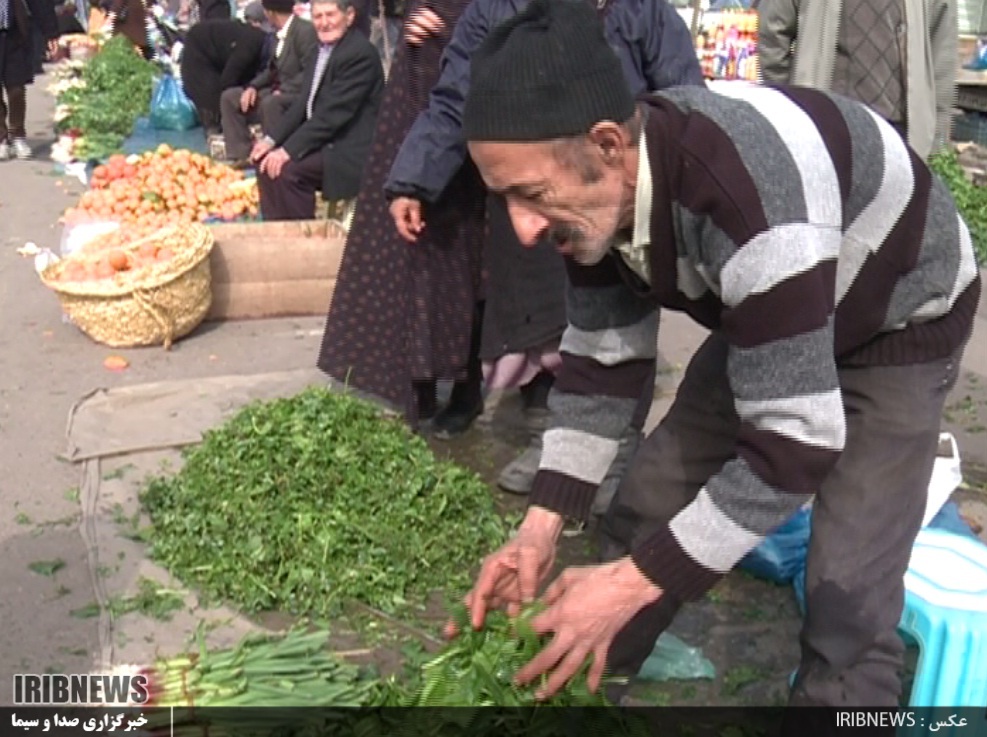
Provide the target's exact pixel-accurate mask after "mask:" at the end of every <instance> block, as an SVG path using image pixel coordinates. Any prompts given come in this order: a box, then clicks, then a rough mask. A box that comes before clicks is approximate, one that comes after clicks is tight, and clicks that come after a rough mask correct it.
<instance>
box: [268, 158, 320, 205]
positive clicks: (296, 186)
mask: <svg viewBox="0 0 987 737" xmlns="http://www.w3.org/2000/svg"><path fill="white" fill-rule="evenodd" d="M257 186H258V188H259V189H260V214H261V215H262V216H263V218H264V220H311V219H312V218H314V217H315V193H316V191H318V190H319V188H320V187H322V152H321V151H316V152H315V153H312V154H309V155H308V156H306V157H305V158H304V159H299V160H298V161H289V162H288V163H287V164H285V165H284V168H283V169H281V176H279V177H278V178H277V179H271V178H270V177H269V176H267V175H266V174H264V173H261V172H258V174H257Z"/></svg>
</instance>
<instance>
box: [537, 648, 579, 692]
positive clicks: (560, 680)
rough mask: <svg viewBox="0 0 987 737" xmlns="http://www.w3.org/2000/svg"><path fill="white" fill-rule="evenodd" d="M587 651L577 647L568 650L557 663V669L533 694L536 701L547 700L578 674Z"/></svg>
mask: <svg viewBox="0 0 987 737" xmlns="http://www.w3.org/2000/svg"><path fill="white" fill-rule="evenodd" d="M587 654H588V651H587V650H586V648H585V647H582V646H577V647H574V648H573V649H572V650H570V651H569V652H568V653H567V654H566V656H565V657H564V658H563V659H562V662H561V663H559V667H558V668H556V669H555V670H554V671H552V674H551V675H550V676H549V677H548V680H547V681H546V682H545V685H544V686H542V687H541V688H540V689H538V691H537V693H536V694H535V698H537V699H547V698H550V697H551V696H553V695H554V694H555V693H556V692H557V691H559V690H560V689H562V688H563V687H564V686H565V684H566V683H568V682H569V679H571V678H572V677H573V676H574V675H576V674H577V673H578V672H579V669H580V668H582V667H583V664H584V663H585V662H586V655H587Z"/></svg>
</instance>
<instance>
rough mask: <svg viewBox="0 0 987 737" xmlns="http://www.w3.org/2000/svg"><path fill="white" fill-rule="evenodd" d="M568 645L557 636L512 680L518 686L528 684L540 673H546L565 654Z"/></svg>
mask: <svg viewBox="0 0 987 737" xmlns="http://www.w3.org/2000/svg"><path fill="white" fill-rule="evenodd" d="M569 647H570V644H569V643H567V642H566V641H564V640H562V638H560V637H559V636H558V635H557V634H556V635H555V637H553V638H552V640H551V642H549V643H548V645H547V646H546V647H545V648H543V649H542V651H541V652H540V653H538V654H537V655H536V656H535V657H533V658H532V659H531V660H530V661H528V663H527V664H526V665H525V666H524V667H523V668H521V670H519V671H518V672H517V673H516V674H515V675H514V680H515V681H516V682H517V683H519V684H520V685H522V686H523V685H525V684H527V683H530V682H531V681H533V680H534V679H536V678H537V677H538V676H540V675H541V674H542V673H547V672H548V671H549V670H550V669H551V668H552V667H553V666H554V665H555V664H556V663H558V662H559V661H560V660H561V659H562V658H563V656H564V655H565V654H566V652H567V651H568V650H569Z"/></svg>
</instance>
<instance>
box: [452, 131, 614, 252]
mask: <svg viewBox="0 0 987 737" xmlns="http://www.w3.org/2000/svg"><path fill="white" fill-rule="evenodd" d="M469 150H470V154H471V155H472V157H473V160H474V162H475V163H476V165H477V167H478V168H479V170H480V173H481V175H482V176H483V179H484V181H485V182H486V184H487V187H488V188H489V189H490V190H491V191H493V192H496V193H498V194H502V195H504V197H505V198H506V200H507V207H508V211H509V212H510V215H511V221H512V223H513V224H514V230H515V231H516V232H517V235H518V238H519V240H520V241H521V243H523V244H524V245H525V246H534V245H535V243H537V242H538V240H539V239H540V238H541V237H542V236H547V237H548V239H549V241H550V242H551V243H553V244H554V245H555V247H556V248H557V249H558V251H559V253H561V254H563V255H565V256H571V257H572V258H573V259H574V260H575V261H576V262H578V263H580V264H583V265H586V266H590V265H593V264H596V263H599V261H600V260H602V259H603V257H604V256H605V255H606V253H607V250H608V249H609V247H610V242H611V240H612V238H613V236H614V234H615V233H616V232H617V230H618V229H620V228H621V227H623V224H622V223H621V220H622V213H624V212H626V210H627V207H626V188H625V177H624V175H623V170H622V167H620V166H614V165H613V164H612V161H610V162H608V161H607V160H606V157H605V156H604V155H603V154H602V152H601V149H599V147H598V146H596V145H595V144H593V143H591V142H590V141H581V142H579V141H577V142H568V141H565V142H552V141H549V142H538V143H514V142H472V143H470V144H469Z"/></svg>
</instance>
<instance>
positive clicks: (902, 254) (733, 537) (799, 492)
mask: <svg viewBox="0 0 987 737" xmlns="http://www.w3.org/2000/svg"><path fill="white" fill-rule="evenodd" d="M641 102H642V108H643V110H644V111H645V113H646V120H645V125H644V130H645V136H644V138H643V140H642V148H643V151H642V155H646V156H647V157H648V163H649V165H650V169H651V186H652V199H651V203H652V207H651V216H650V244H651V245H650V247H649V249H648V259H649V261H648V269H645V270H644V272H645V273H650V277H651V278H650V280H649V282H646V281H644V280H643V279H641V278H640V277H639V276H638V274H639V273H641V271H642V270H641V269H640V268H639V269H637V270H632V269H631V268H630V267H629V265H628V264H627V263H625V262H624V261H623V257H621V256H619V255H618V254H617V252H616V251H612V252H611V254H610V255H609V256H608V257H607V258H605V259H604V260H603V261H602V262H600V263H599V264H597V265H595V266H588V267H587V266H580V265H578V264H575V263H573V262H572V261H571V260H570V259H567V268H568V272H569V283H568V293H567V308H568V319H569V325H568V327H567V329H566V332H565V334H564V336H563V340H562V348H561V350H562V355H563V363H562V369H561V371H560V374H559V377H558V381H557V382H556V386H555V389H554V390H553V393H552V396H551V399H550V402H551V404H550V406H551V409H552V412H553V420H552V424H551V426H550V428H549V430H548V431H547V432H546V433H545V436H544V450H543V454H542V461H541V467H540V469H539V472H538V475H537V477H536V479H535V483H534V488H533V490H532V494H531V497H530V503H531V504H532V505H538V506H541V507H545V508H548V509H550V510H553V511H555V512H558V513H560V514H562V515H564V516H567V517H575V518H579V519H585V518H586V517H587V515H588V514H589V509H590V506H591V504H592V501H593V497H594V494H595V491H596V488H597V487H598V486H599V484H600V482H601V481H602V479H603V477H604V475H605V474H606V472H607V470H608V468H609V466H610V464H611V462H612V461H613V459H614V457H615V456H616V452H617V446H618V441H619V438H620V437H621V434H622V432H623V431H624V430H625V429H626V428H627V427H628V425H629V423H630V422H631V420H632V416H633V414H634V408H635V404H636V401H637V398H638V397H639V396H640V395H641V392H642V390H643V389H644V388H645V385H646V382H647V381H648V380H649V378H650V371H651V369H652V367H653V365H654V361H655V359H656V343H657V329H658V312H659V310H660V309H661V308H666V309H672V310H679V311H684V312H686V313H687V314H689V315H690V316H691V317H693V318H694V319H695V320H696V321H698V322H699V323H700V324H702V325H704V326H705V327H707V328H709V329H711V330H718V331H721V332H722V334H723V335H724V336H725V338H726V339H727V340H728V342H729V343H730V346H731V347H730V356H729V381H730V384H731V387H732V388H733V392H734V395H735V407H736V411H737V414H738V416H739V418H740V420H741V426H740V431H739V434H738V437H737V445H736V453H735V455H734V456H733V458H732V459H731V460H729V461H728V462H727V463H726V464H725V465H724V466H723V467H722V469H721V470H720V471H719V472H718V473H716V474H715V475H714V476H712V478H710V479H709V480H708V481H707V482H706V484H705V485H704V486H703V488H702V489H701V490H700V491H699V494H698V496H697V498H696V500H695V501H694V502H693V503H692V504H690V505H689V506H687V507H686V508H685V509H683V510H682V511H681V512H680V513H679V514H678V515H677V516H676V517H675V518H674V519H672V520H671V522H670V523H669V524H668V526H667V527H666V528H664V529H662V530H660V531H659V532H658V533H656V534H655V535H653V536H652V537H651V538H650V539H649V540H647V541H646V542H645V543H644V544H643V545H641V546H640V547H639V548H637V549H636V550H634V551H632V553H631V556H632V558H633V560H634V561H635V563H636V564H637V565H638V567H639V568H640V569H641V571H642V572H643V573H644V574H645V575H646V576H647V577H648V578H649V579H650V580H652V581H653V582H654V583H655V584H656V585H658V586H659V587H661V588H662V589H663V590H665V591H667V592H669V593H671V594H673V595H675V596H676V597H678V598H680V599H682V600H690V599H695V598H697V597H699V596H701V595H702V594H703V593H704V592H705V591H706V590H707V589H709V588H710V587H711V586H712V585H713V584H715V583H716V582H717V581H718V580H719V578H720V577H722V576H723V575H724V574H725V573H726V572H728V571H729V570H730V569H731V568H733V566H735V565H736V563H737V562H738V561H739V560H740V559H741V558H742V557H743V556H744V555H745V554H746V553H747V552H749V551H750V550H752V549H753V548H755V547H756V546H757V545H758V544H759V543H760V542H761V541H762V540H763V539H764V538H765V537H766V536H767V535H768V534H770V532H771V531H772V530H773V529H774V528H775V527H777V526H778V525H780V524H781V523H782V522H784V521H785V520H786V519H787V518H788V517H789V516H790V515H791V514H793V513H794V512H795V511H796V510H797V509H798V508H799V507H800V506H801V505H802V504H804V503H805V502H806V501H807V500H809V499H810V498H811V496H812V495H813V494H814V493H815V491H816V490H818V489H819V487H820V484H821V483H822V481H823V479H824V478H825V477H826V475H827V474H828V473H829V471H830V470H831V469H832V468H833V466H834V464H835V463H836V461H837V459H838V458H839V455H840V453H841V451H842V449H843V445H844V441H845V426H844V418H843V405H842V400H841V395H840V388H839V381H838V376H837V368H838V367H841V366H850V365H891V364H907V363H914V362H922V361H929V360H933V359H936V358H941V357H945V356H948V355H950V354H951V353H952V352H953V351H954V350H955V349H957V348H958V347H959V346H961V345H962V343H963V341H964V340H965V339H966V337H967V336H968V335H969V331H970V329H971V326H972V321H973V315H974V313H975V311H976V308H977V302H978V299H979V293H980V279H979V272H978V269H977V265H976V262H975V257H974V252H973V246H972V243H971V239H970V233H969V231H968V229H967V227H966V225H965V224H964V223H963V221H962V219H961V218H960V216H959V215H958V213H957V210H956V208H955V206H954V204H953V201H952V199H951V198H950V195H949V193H948V190H947V189H946V188H945V186H944V185H943V184H942V183H941V182H940V181H939V180H938V179H937V178H935V177H934V176H933V175H932V174H931V173H930V171H929V169H928V168H927V167H926V166H925V165H924V164H923V163H922V161H921V159H920V158H919V157H918V156H916V155H915V154H914V153H913V152H912V151H911V150H910V149H908V148H907V147H906V146H905V145H904V143H903V142H902V140H901V138H900V137H899V136H898V134H897V133H895V131H894V130H893V129H892V128H891V127H890V126H889V125H888V124H887V123H886V122H884V121H882V120H881V119H880V118H878V116H877V115H875V114H873V113H872V112H871V111H869V110H868V109H866V108H864V107H863V106H861V105H859V104H857V103H854V102H851V101H849V100H847V99H845V98H842V97H838V96H835V95H831V94H827V93H823V92H817V91H813V90H809V89H804V88H785V89H782V88H767V87H755V86H746V85H730V86H728V87H727V88H725V91H723V92H712V91H709V90H705V89H697V88H677V89H672V90H666V91H664V92H661V93H656V94H654V95H651V96H647V97H642V98H641Z"/></svg>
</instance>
